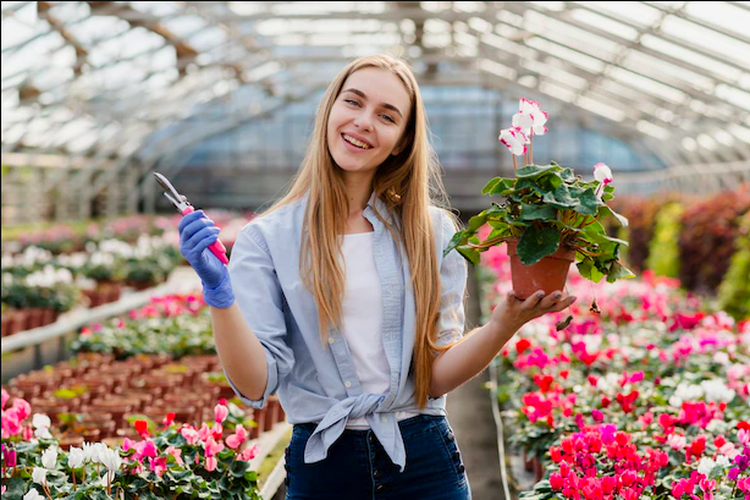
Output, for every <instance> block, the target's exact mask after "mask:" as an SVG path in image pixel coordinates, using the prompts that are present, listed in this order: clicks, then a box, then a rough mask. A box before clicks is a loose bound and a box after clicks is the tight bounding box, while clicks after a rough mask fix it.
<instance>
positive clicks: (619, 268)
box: [607, 262, 635, 283]
mask: <svg viewBox="0 0 750 500" xmlns="http://www.w3.org/2000/svg"><path fill="white" fill-rule="evenodd" d="M631 278H635V273H633V271H631V270H630V269H628V268H627V267H625V266H623V265H622V264H620V263H619V262H613V263H612V267H611V268H610V270H609V274H608V275H607V281H608V282H609V283H614V282H615V280H619V279H631Z"/></svg>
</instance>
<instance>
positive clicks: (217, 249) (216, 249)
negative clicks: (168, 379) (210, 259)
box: [182, 207, 229, 264]
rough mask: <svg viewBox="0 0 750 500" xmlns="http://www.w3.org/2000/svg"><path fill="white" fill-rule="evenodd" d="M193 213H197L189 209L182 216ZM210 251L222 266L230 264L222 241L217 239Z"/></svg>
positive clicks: (191, 208)
mask: <svg viewBox="0 0 750 500" xmlns="http://www.w3.org/2000/svg"><path fill="white" fill-rule="evenodd" d="M193 212H195V209H194V208H193V207H187V208H186V209H185V210H183V211H182V215H187V214H191V213H193ZM208 249H209V250H211V253H212V254H214V255H215V256H216V258H217V259H219V261H221V263H222V264H229V259H227V248H226V247H225V246H224V244H223V243H222V242H221V240H218V239H217V240H216V241H214V242H213V243H211V245H210V246H209V247H208Z"/></svg>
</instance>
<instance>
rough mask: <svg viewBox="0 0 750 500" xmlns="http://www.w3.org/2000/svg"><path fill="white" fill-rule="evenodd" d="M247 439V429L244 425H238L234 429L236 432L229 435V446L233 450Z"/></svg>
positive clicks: (227, 440)
mask: <svg viewBox="0 0 750 500" xmlns="http://www.w3.org/2000/svg"><path fill="white" fill-rule="evenodd" d="M245 439H247V431H246V430H245V428H244V427H243V426H241V425H238V426H237V427H235V429H234V434H232V435H231V436H229V437H227V439H226V442H227V446H229V447H230V448H232V449H233V450H236V449H237V448H238V447H239V446H240V445H241V444H242V443H243V442H244V441H245Z"/></svg>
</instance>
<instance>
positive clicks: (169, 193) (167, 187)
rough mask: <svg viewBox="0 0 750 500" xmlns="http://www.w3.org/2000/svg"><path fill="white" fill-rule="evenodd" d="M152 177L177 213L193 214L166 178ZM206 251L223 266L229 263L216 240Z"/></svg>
mask: <svg viewBox="0 0 750 500" xmlns="http://www.w3.org/2000/svg"><path fill="white" fill-rule="evenodd" d="M154 177H156V181H157V182H158V183H159V185H160V186H161V187H162V188H164V196H166V197H167V199H168V200H169V201H171V202H172V205H174V206H175V208H176V209H177V211H178V212H180V213H181V214H182V215H187V214H189V213H192V212H195V207H194V206H193V205H191V204H190V202H189V201H188V199H187V197H186V196H185V195H183V194H180V193H179V192H178V191H177V190H176V189H175V188H174V186H173V185H172V183H171V182H169V180H168V179H167V178H166V177H164V176H163V175H162V174H160V173H158V172H154ZM208 249H209V250H211V253H213V254H214V255H215V256H216V258H218V259H219V260H220V261H221V262H222V263H223V264H228V263H229V259H227V249H226V247H225V246H224V244H223V243H222V242H221V241H220V240H218V239H217V240H216V241H215V242H213V243H211V246H209V247H208Z"/></svg>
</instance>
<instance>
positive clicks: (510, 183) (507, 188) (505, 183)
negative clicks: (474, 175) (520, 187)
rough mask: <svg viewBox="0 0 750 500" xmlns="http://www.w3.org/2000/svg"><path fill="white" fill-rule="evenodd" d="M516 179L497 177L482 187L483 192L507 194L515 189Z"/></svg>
mask: <svg viewBox="0 0 750 500" xmlns="http://www.w3.org/2000/svg"><path fill="white" fill-rule="evenodd" d="M515 183H516V181H515V180H514V179H506V178H503V177H495V178H494V179H492V180H491V181H490V182H488V183H487V185H486V186H484V188H483V189H482V194H489V195H502V196H506V195H508V194H509V193H510V192H511V191H513V189H514V185H515Z"/></svg>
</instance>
